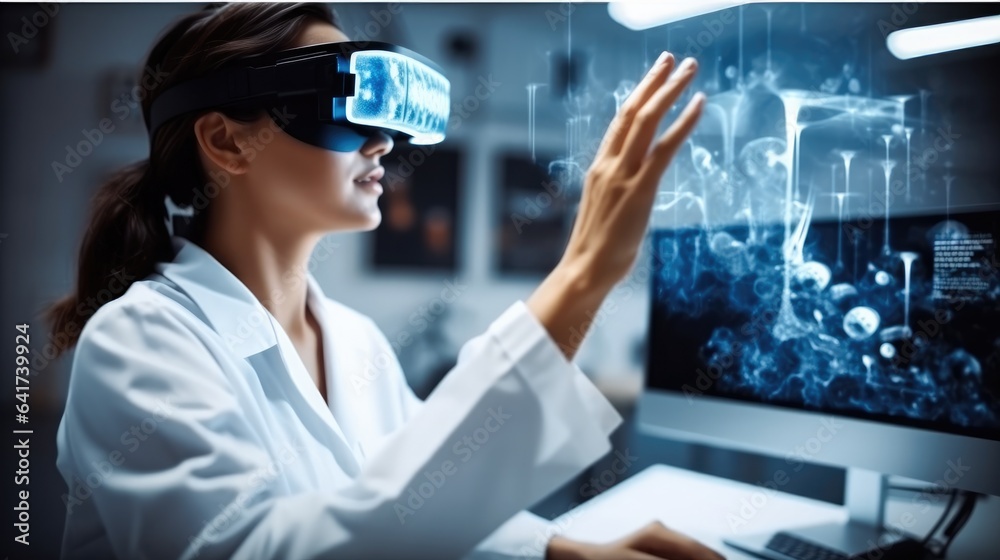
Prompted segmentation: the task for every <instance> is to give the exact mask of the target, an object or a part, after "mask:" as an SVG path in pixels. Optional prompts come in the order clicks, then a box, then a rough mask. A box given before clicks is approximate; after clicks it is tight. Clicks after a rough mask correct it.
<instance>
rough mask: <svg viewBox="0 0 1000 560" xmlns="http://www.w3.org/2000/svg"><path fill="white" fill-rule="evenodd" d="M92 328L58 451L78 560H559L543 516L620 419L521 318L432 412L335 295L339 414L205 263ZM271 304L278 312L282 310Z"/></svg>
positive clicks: (475, 346)
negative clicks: (542, 508) (550, 552)
mask: <svg viewBox="0 0 1000 560" xmlns="http://www.w3.org/2000/svg"><path fill="white" fill-rule="evenodd" d="M173 243H174V247H175V249H176V250H177V253H176V257H175V258H174V260H173V262H169V263H161V264H159V265H158V268H157V272H156V273H154V274H153V275H151V276H149V277H148V278H146V279H144V280H141V281H138V282H135V283H134V284H133V285H132V286H131V287H130V288H129V289H128V290H127V291H126V292H125V293H124V294H123V295H122V296H121V297H120V298H118V299H116V300H113V301H111V302H110V303H107V304H105V305H104V306H103V307H101V308H100V309H99V310H98V311H97V312H96V313H95V314H94V315H93V316H92V317H91V319H90V321H89V322H88V323H87V325H86V327H85V328H84V329H83V331H82V333H81V336H80V340H79V343H78V346H77V349H76V353H75V356H74V359H73V366H72V374H71V379H70V386H69V396H68V399H67V403H66V410H65V413H64V415H63V418H62V422H61V424H60V426H59V432H58V450H59V453H58V467H59V470H60V472H61V473H62V476H63V478H64V479H65V480H66V482H67V484H68V485H69V493H68V494H67V496H65V497H64V500H65V501H66V503H67V515H66V529H65V534H64V540H63V556H64V557H66V558H109V557H112V556H115V557H118V558H122V559H128V560H138V559H142V558H185V559H191V558H199V559H215V558H219V559H221V558H262V559H263V558H266V559H272V558H273V559H279V558H280V559H290V560H294V559H306V558H337V559H349V558H365V559H375V560H377V559H381V558H435V559H444V558H459V557H467V558H476V559H480V558H482V559H485V558H515V557H516V558H543V557H544V553H545V546H546V543H547V540H548V538H550V537H551V536H552V534H553V531H552V529H553V525H552V524H551V523H550V522H548V521H546V520H544V519H542V518H540V517H538V516H535V515H533V514H531V513H529V512H527V511H523V510H524V508H526V507H529V506H531V505H532V504H534V503H535V502H536V501H538V500H539V499H541V498H543V497H544V496H545V495H546V494H548V493H550V492H551V491H553V490H554V489H556V488H557V487H558V486H560V485H561V484H563V483H565V482H567V481H569V480H570V479H571V478H572V477H573V476H575V475H576V474H578V473H579V472H581V471H582V470H583V469H584V468H585V467H586V466H587V465H589V464H591V463H592V462H594V461H596V460H597V459H598V458H600V457H601V456H602V455H604V454H606V453H607V452H608V451H609V450H610V443H609V439H608V436H609V435H610V433H611V432H612V430H613V429H614V428H616V427H617V426H618V425H619V424H620V423H621V417H620V416H619V415H618V414H617V413H616V412H615V410H614V409H613V408H612V407H611V406H610V403H609V402H608V401H607V400H606V399H605V398H604V397H603V396H602V395H601V394H600V393H599V392H598V390H597V389H596V388H595V387H594V385H593V384H591V383H590V381H589V380H588V379H587V378H586V377H585V376H584V374H583V373H582V372H581V371H580V370H579V369H578V368H577V367H576V366H574V365H573V364H571V363H570V362H568V361H567V360H566V359H565V357H564V356H563V355H562V353H561V352H560V351H559V349H558V348H557V346H556V345H555V343H554V342H553V341H552V339H551V338H550V337H549V336H548V334H547V332H546V331H545V330H544V328H543V327H542V325H541V324H540V323H539V322H538V321H537V319H536V318H535V317H534V316H533V315H532V314H531V313H530V312H529V310H528V309H527V307H526V306H525V305H524V304H523V303H522V302H517V303H515V304H514V305H512V306H511V307H510V308H509V309H508V310H507V311H506V312H504V313H503V314H502V315H501V316H500V318H498V319H497V320H496V321H495V322H493V323H492V324H491V326H490V327H489V329H488V330H487V331H486V332H485V333H484V334H483V335H481V336H479V337H476V338H474V339H472V340H471V341H469V342H468V343H467V344H466V345H465V346H464V347H463V348H462V350H461V353H460V355H459V361H458V364H457V365H456V367H455V369H453V370H452V371H451V372H450V373H449V374H448V375H447V376H446V378H445V379H444V380H443V381H442V382H441V384H440V385H439V386H438V388H437V389H436V390H435V391H434V393H433V394H432V395H431V396H430V397H429V398H428V399H427V400H426V401H420V400H419V399H418V398H417V397H416V396H415V395H414V394H413V393H412V392H411V390H410V388H409V387H408V386H407V384H406V381H405V378H404V376H403V374H402V371H401V369H400V366H399V362H398V361H397V360H396V357H395V355H394V353H393V350H392V347H391V345H390V344H389V342H388V341H387V339H386V338H385V336H384V335H383V334H382V333H381V331H380V330H379V329H378V327H376V326H375V324H374V323H373V322H372V321H371V320H370V319H369V318H368V317H366V316H364V315H362V314H360V313H358V312H356V311H354V310H352V309H350V308H348V307H346V306H344V305H342V304H340V303H337V302H335V301H333V300H330V299H328V298H326V297H325V296H324V295H323V292H322V291H321V289H320V287H319V285H318V284H317V282H316V280H315V279H314V278H313V276H312V275H311V274H307V275H305V276H300V277H298V278H293V277H287V278H286V281H288V282H295V281H299V282H307V286H308V305H309V306H310V309H311V310H312V312H313V313H314V314H315V316H316V318H317V319H318V321H319V323H320V326H321V327H322V334H323V338H322V341H323V344H324V349H325V358H326V363H325V369H326V375H327V379H326V382H327V387H328V394H329V402H328V403H327V402H324V400H323V398H322V396H321V395H320V393H319V391H318V390H317V389H316V386H315V384H314V383H313V381H312V379H311V377H310V375H309V373H308V371H307V370H306V369H305V367H304V365H303V363H302V361H301V359H300V358H299V356H298V353H297V352H296V350H295V348H294V347H293V345H292V343H291V341H290V340H289V338H288V336H287V335H286V333H285V332H284V331H283V330H282V328H281V326H280V325H279V324H278V322H277V321H276V320H275V319H274V318H273V316H271V314H270V313H269V312H268V311H267V310H266V309H265V308H264V307H263V306H262V305H261V304H260V302H259V301H258V300H257V299H256V298H255V297H254V295H253V294H252V293H251V292H250V291H249V289H247V288H246V286H245V285H244V284H243V283H242V282H241V281H240V280H239V279H237V278H236V277H235V276H234V275H233V274H232V273H230V272H229V271H228V270H227V269H226V268H225V267H223V266H222V265H221V264H220V263H219V262H218V261H217V260H215V259H214V258H213V257H212V256H211V255H210V254H209V253H208V252H206V251H204V250H203V249H202V248H200V247H199V246H197V245H196V244H194V243H192V242H190V241H187V240H185V239H183V238H180V237H174V238H173ZM274 295H275V297H278V296H280V294H274Z"/></svg>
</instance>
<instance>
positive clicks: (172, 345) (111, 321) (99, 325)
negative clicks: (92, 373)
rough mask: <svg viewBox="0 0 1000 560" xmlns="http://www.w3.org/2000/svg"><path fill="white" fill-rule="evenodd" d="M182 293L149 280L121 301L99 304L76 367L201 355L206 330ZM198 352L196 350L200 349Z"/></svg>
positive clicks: (85, 332) (83, 337)
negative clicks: (114, 359) (105, 359)
mask: <svg viewBox="0 0 1000 560" xmlns="http://www.w3.org/2000/svg"><path fill="white" fill-rule="evenodd" d="M184 299H185V298H184V296H183V294H181V293H180V292H177V291H175V290H172V289H171V288H170V287H169V286H167V285H165V284H163V283H160V282H156V281H151V280H140V281H137V282H135V283H133V284H132V285H130V286H129V287H128V289H127V290H126V291H125V293H123V294H122V295H121V296H119V297H117V298H115V299H113V300H111V301H109V302H107V303H105V304H103V305H101V306H100V307H99V308H97V310H96V311H95V312H94V313H93V315H91V316H90V318H89V319H88V320H87V322H86V323H85V324H84V326H83V328H82V330H81V331H80V337H79V339H78V341H77V345H76V355H77V357H76V358H75V359H74V362H77V361H79V360H80V359H81V355H82V357H83V358H84V359H86V358H88V357H91V358H92V357H95V356H96V355H98V354H100V355H104V356H107V355H108V354H110V353H112V352H113V353H115V354H118V355H122V354H125V353H129V354H133V355H135V354H138V353H142V352H149V351H154V352H156V353H160V354H165V353H170V352H174V351H176V350H178V349H183V350H184V353H185V354H186V355H188V356H192V357H193V356H197V355H198V353H199V350H202V351H204V343H205V342H206V341H207V340H208V338H209V336H208V335H209V334H210V332H211V331H210V329H209V328H208V325H207V323H205V321H204V320H203V319H202V318H201V317H199V316H198V315H196V313H195V310H196V309H197V308H195V307H193V306H191V305H189V304H186V303H185V302H184ZM199 346H201V347H202V348H201V349H199V348H198V347H199Z"/></svg>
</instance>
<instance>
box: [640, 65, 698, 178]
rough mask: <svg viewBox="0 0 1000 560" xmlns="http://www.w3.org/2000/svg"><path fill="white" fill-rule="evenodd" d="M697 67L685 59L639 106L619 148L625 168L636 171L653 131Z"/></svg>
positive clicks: (689, 80) (646, 151)
mask: <svg viewBox="0 0 1000 560" xmlns="http://www.w3.org/2000/svg"><path fill="white" fill-rule="evenodd" d="M697 70H698V63H697V62H695V60H694V59H693V58H687V59H685V60H684V62H682V63H681V65H680V66H679V67H678V68H677V71H675V72H674V73H673V74H672V75H671V76H670V79H669V80H668V81H667V83H666V84H665V85H664V86H663V87H661V88H660V89H658V90H657V91H656V92H655V93H654V94H653V95H652V96H651V97H650V98H649V100H648V102H647V103H646V104H645V105H643V106H642V108H641V109H640V110H639V112H638V114H637V115H636V117H635V119H634V120H633V122H632V126H631V127H630V129H629V131H628V133H627V134H626V136H625V143H624V145H623V146H622V151H623V152H624V157H625V159H626V161H625V163H626V165H629V166H630V167H631V168H632V169H637V168H638V167H639V165H640V163H641V162H642V160H644V159H645V158H646V156H647V154H648V153H649V144H650V142H652V141H653V136H654V135H655V134H656V129H657V127H659V125H660V121H662V120H663V115H665V114H666V113H667V111H668V110H669V109H670V108H671V107H673V105H674V103H675V102H676V101H677V98H678V97H680V95H681V93H682V92H683V91H684V90H685V89H686V88H687V87H688V85H689V84H690V83H691V80H692V79H694V76H695V74H696V73H697Z"/></svg>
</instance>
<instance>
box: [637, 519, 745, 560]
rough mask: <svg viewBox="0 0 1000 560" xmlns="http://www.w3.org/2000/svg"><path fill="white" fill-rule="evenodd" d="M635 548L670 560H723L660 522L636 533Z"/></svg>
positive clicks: (713, 552) (715, 553)
mask: <svg viewBox="0 0 1000 560" xmlns="http://www.w3.org/2000/svg"><path fill="white" fill-rule="evenodd" d="M633 546H634V547H635V549H636V550H640V551H642V552H646V553H648V554H653V555H655V556H657V557H659V558H670V559H671V560H725V558H724V557H723V556H722V555H720V554H719V553H717V552H715V551H714V550H712V549H711V548H708V547H707V546H705V545H703V544H701V543H700V542H698V541H696V540H695V539H692V538H691V537H689V536H687V535H684V534H682V533H678V532H677V531H673V530H671V529H668V528H667V527H665V526H663V524H662V523H660V522H658V521H657V522H654V523H651V524H649V525H647V526H646V527H645V528H644V529H643V530H642V531H640V532H639V533H637V534H636V539H635V541H634V542H633Z"/></svg>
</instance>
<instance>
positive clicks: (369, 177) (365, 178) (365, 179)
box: [354, 166, 385, 185]
mask: <svg viewBox="0 0 1000 560" xmlns="http://www.w3.org/2000/svg"><path fill="white" fill-rule="evenodd" d="M384 175H385V168H384V167H381V166H379V167H376V168H375V169H372V170H371V171H369V172H367V173H366V174H364V175H362V176H360V177H356V178H355V179H354V182H355V183H357V184H359V185H367V184H371V183H375V182H377V181H378V180H379V179H381V178H382V177H383V176H384Z"/></svg>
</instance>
